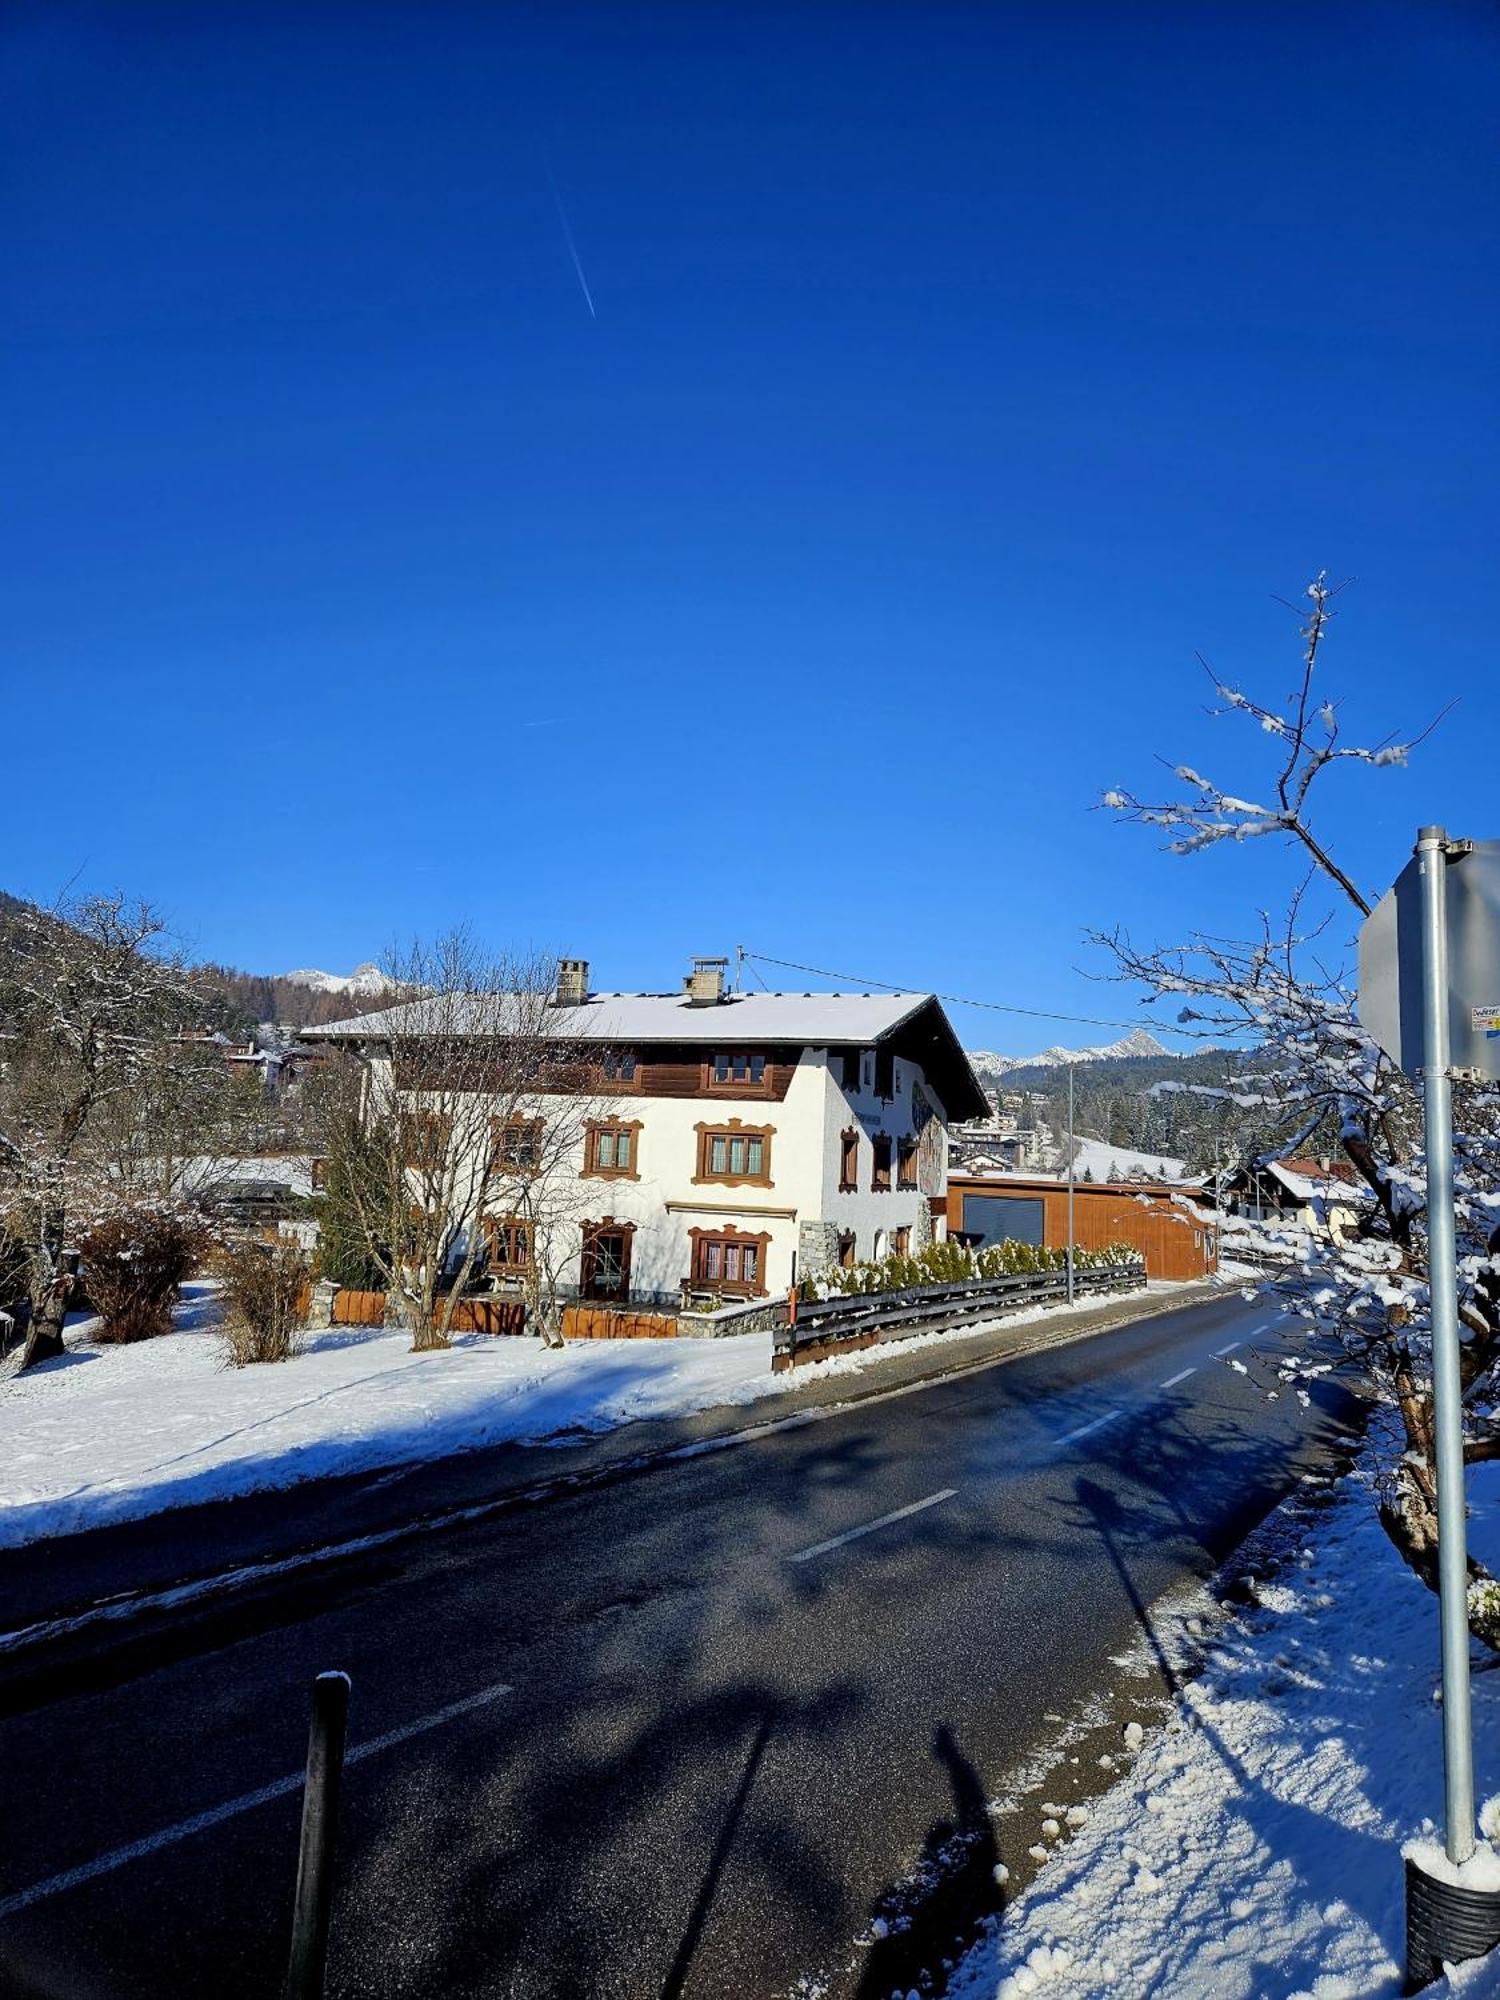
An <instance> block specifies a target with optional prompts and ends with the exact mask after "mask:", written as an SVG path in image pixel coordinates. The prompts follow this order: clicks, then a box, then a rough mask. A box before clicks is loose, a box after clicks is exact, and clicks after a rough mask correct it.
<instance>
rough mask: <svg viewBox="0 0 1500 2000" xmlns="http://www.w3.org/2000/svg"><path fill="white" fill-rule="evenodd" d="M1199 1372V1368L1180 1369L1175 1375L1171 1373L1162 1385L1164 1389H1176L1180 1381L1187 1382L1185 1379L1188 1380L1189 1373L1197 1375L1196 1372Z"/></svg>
mask: <svg viewBox="0 0 1500 2000" xmlns="http://www.w3.org/2000/svg"><path fill="white" fill-rule="evenodd" d="M1197 1372H1198V1371H1197V1369H1196V1368H1183V1369H1180V1370H1179V1371H1178V1373H1177V1374H1175V1375H1169V1376H1168V1377H1167V1379H1166V1381H1165V1382H1163V1383H1162V1385H1161V1386H1162V1387H1163V1388H1164V1389H1175V1388H1176V1387H1177V1384H1178V1383H1179V1382H1185V1381H1186V1380H1187V1378H1188V1377H1189V1375H1196V1374H1197Z"/></svg>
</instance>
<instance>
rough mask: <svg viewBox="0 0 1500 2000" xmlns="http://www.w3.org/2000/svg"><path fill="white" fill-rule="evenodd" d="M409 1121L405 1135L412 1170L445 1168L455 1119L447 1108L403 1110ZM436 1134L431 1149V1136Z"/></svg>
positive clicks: (405, 1119) (418, 1172) (417, 1172)
mask: <svg viewBox="0 0 1500 2000" xmlns="http://www.w3.org/2000/svg"><path fill="white" fill-rule="evenodd" d="M401 1116H402V1118H403V1120H404V1121H405V1131H404V1133H403V1135H402V1151H403V1152H404V1153H405V1155H406V1166H407V1171H408V1172H409V1173H414V1174H426V1173H432V1172H433V1171H434V1170H436V1171H438V1172H441V1171H442V1170H443V1167H444V1166H445V1164H446V1162H447V1156H448V1148H449V1147H450V1146H451V1145H452V1144H453V1120H452V1118H451V1117H450V1116H449V1115H448V1113H447V1112H444V1111H429V1110H425V1109H421V1108H419V1109H416V1110H409V1111H403V1112H402V1113H401ZM431 1135H436V1143H435V1145H434V1146H433V1148H432V1150H431V1152H430V1153H429V1152H428V1151H427V1141H428V1139H429V1136H431Z"/></svg>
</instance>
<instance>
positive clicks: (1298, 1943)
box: [948, 1467, 1500, 2000]
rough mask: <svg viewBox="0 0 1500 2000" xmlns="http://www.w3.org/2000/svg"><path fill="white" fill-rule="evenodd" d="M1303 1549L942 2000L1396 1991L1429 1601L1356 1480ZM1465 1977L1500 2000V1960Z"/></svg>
mask: <svg viewBox="0 0 1500 2000" xmlns="http://www.w3.org/2000/svg"><path fill="white" fill-rule="evenodd" d="M1471 1487H1472V1491H1473V1493H1474V1496H1475V1499H1476V1502H1477V1503H1478V1504H1477V1505H1476V1520H1475V1529H1474V1534H1475V1542H1476V1546H1479V1545H1482V1544H1483V1543H1485V1542H1486V1541H1493V1540H1494V1539H1495V1521H1494V1518H1493V1514H1494V1506H1493V1503H1494V1500H1495V1497H1496V1496H1497V1495H1500V1479H1497V1477H1496V1468H1494V1467H1485V1468H1482V1469H1481V1470H1480V1472H1479V1473H1477V1474H1476V1475H1474V1476H1473V1478H1472V1480H1471ZM1300 1539H1301V1542H1302V1546H1301V1548H1300V1550H1298V1549H1294V1550H1293V1551H1292V1561H1291V1563H1290V1565H1289V1566H1288V1567H1287V1568H1286V1569H1285V1570H1284V1571H1283V1572H1282V1574H1281V1576H1280V1577H1279V1579H1278V1582H1277V1585H1276V1586H1275V1587H1274V1588H1273V1589H1269V1590H1268V1589H1266V1588H1265V1587H1262V1588H1261V1589H1260V1590H1259V1591H1258V1593H1257V1595H1258V1596H1259V1598H1260V1600H1261V1601H1260V1604H1259V1606H1258V1607H1257V1608H1256V1609H1254V1610H1252V1611H1250V1612H1249V1613H1247V1614H1246V1615H1244V1616H1243V1617H1241V1618H1237V1619H1234V1620H1231V1621H1229V1622H1227V1623H1226V1624H1225V1625H1224V1626H1223V1627H1222V1629H1221V1630H1220V1633H1219V1635H1218V1641H1217V1644H1216V1646H1215V1648H1214V1651H1213V1653H1212V1654H1211V1656H1210V1659H1209V1662H1208V1664H1207V1666H1206V1668H1205V1670H1204V1671H1203V1673H1202V1675H1201V1677H1200V1678H1199V1679H1197V1680H1195V1681H1193V1682H1191V1683H1189V1684H1188V1685H1187V1686H1186V1687H1185V1688H1184V1689H1183V1691H1182V1694H1181V1696H1180V1698H1179V1700H1178V1702H1177V1705H1176V1708H1175V1711H1174V1714H1173V1716H1172V1719H1171V1721H1170V1723H1169V1724H1168V1725H1167V1727H1166V1728H1165V1729H1161V1730H1157V1731H1155V1732H1153V1733H1152V1734H1150V1735H1148V1736H1147V1737H1146V1739H1145V1742H1144V1744H1143V1746H1142V1748H1141V1750H1140V1754H1139V1756H1138V1757H1137V1758H1136V1759H1135V1760H1134V1762H1133V1764H1132V1766H1131V1768H1130V1770H1129V1774H1128V1776H1126V1777H1125V1778H1124V1779H1122V1781H1121V1782H1120V1783H1118V1784H1117V1785H1116V1786H1115V1787H1114V1788H1113V1789H1112V1790H1111V1791H1110V1792H1109V1793H1107V1794H1106V1796H1105V1797H1104V1798H1102V1799H1100V1800H1098V1801H1097V1802H1096V1803H1095V1805H1094V1806H1093V1807H1092V1808H1091V1809H1090V1813H1089V1817H1088V1819H1087V1822H1086V1823H1085V1825H1084V1826H1083V1827H1082V1828H1081V1829H1080V1830H1078V1831H1077V1832H1075V1833H1074V1834H1073V1836H1072V1838H1071V1839H1069V1840H1067V1841H1066V1842H1065V1843H1063V1844H1060V1845H1057V1846H1054V1847H1053V1848H1052V1849H1050V1850H1049V1854H1048V1858H1047V1861H1046V1863H1045V1865H1044V1866H1043V1868H1042V1871H1041V1873H1040V1875H1039V1876H1038V1877H1037V1879H1036V1880H1035V1881H1034V1882H1033V1883H1032V1884H1031V1886H1030V1887H1029V1888H1028V1889H1027V1890H1025V1891H1024V1892H1023V1893H1022V1894H1021V1895H1020V1896H1019V1897H1018V1898H1017V1900H1016V1901H1015V1902H1014V1903H1013V1904H1012V1905H1011V1906H1010V1908H1009V1909H1007V1910H1006V1911H1005V1912H1004V1914H1003V1915H1002V1916H1000V1917H997V1918H995V1919H993V1920H992V1922H991V1925H990V1928H989V1931H988V1934H987V1935H986V1936H985V1937H984V1938H983V1940H982V1941H981V1942H980V1943H979V1944H978V1945H977V1946H976V1947H975V1949H974V1950H973V1951H972V1952H971V1953H970V1954H969V1956H968V1957H967V1958H966V1959H965V1960H964V1962H963V1964H962V1965H961V1967H960V1968H959V1971H958V1972H957V1973H956V1974H955V1976H954V1978H953V1981H952V1984H951V1986H950V1987H949V1989H948V1992H949V1995H950V2000H1012V1996H1014V1995H1017V1994H1023V1993H1025V1994H1030V1993H1041V1994H1046V1993H1048V1992H1056V1993H1058V1994H1059V1996H1060V1995H1062V1994H1064V1993H1066V1994H1067V1995H1069V1996H1075V1995H1087V1994H1098V1995H1101V1996H1102V1995H1105V1994H1109V1995H1111V1996H1118V2000H1130V1996H1140V1995H1145V1994H1151V1995H1153V1996H1161V1997H1162V2000H1165V1996H1180V1997H1181V2000H1197V1996H1200V1995H1205V1994H1212V1995H1214V1996H1215V2000H1259V1996H1262V1995H1266V1994H1273V1993H1274V1994H1276V1995H1279V1996H1289V2000H1364V1997H1365V1996H1371V1995H1381V1994H1389V1995H1395V1994H1398V1993H1400V1992H1401V1990H1402V1977H1403V1973H1402V1961H1403V1958H1404V1952H1405V1908H1404V1888H1403V1880H1402V1863H1401V1852H1402V1843H1403V1841H1405V1840H1408V1839H1410V1838H1413V1837H1416V1838H1426V1839H1428V1840H1431V1839H1432V1838H1433V1836H1434V1827H1433V1817H1434V1815H1436V1814H1438V1813H1439V1812H1440V1810H1441V1805H1442V1741H1441V1717H1442V1710H1441V1708H1440V1707H1439V1706H1438V1704H1437V1702H1436V1700H1435V1699H1434V1696H1435V1692H1436V1687H1437V1676H1438V1664H1437V1649H1438V1626H1437V1600H1436V1599H1435V1598H1434V1597H1433V1596H1432V1595H1431V1593H1430V1592H1429V1591H1427V1590H1426V1589H1425V1588H1424V1587H1423V1585H1422V1584H1421V1583H1419V1582H1418V1581H1417V1579H1416V1578H1415V1577H1413V1576H1412V1575H1411V1574H1410V1572H1409V1571H1408V1570H1407V1569H1406V1568H1405V1567H1404V1565H1403V1564H1402V1563H1401V1562H1400V1560H1399V1558H1398V1557H1397V1556H1396V1554H1395V1551H1394V1550H1393V1549H1392V1548H1391V1546H1390V1544H1389V1542H1388V1541H1387V1540H1386V1538H1385V1535H1384V1534H1383V1533H1382V1531H1381V1529H1380V1526H1379V1523H1378V1521H1377V1520H1376V1519H1375V1515H1374V1511H1373V1504H1372V1499H1371V1495H1370V1493H1369V1491H1368V1489H1367V1486H1366V1483H1365V1481H1364V1479H1363V1477H1362V1476H1356V1477H1354V1478H1351V1479H1350V1480H1348V1481H1346V1482H1344V1484H1343V1485H1342V1486H1341V1487H1340V1488H1339V1490H1338V1494H1337V1498H1336V1500H1335V1502H1334V1504H1333V1505H1332V1506H1331V1507H1330V1508H1329V1510H1328V1512H1327V1513H1326V1514H1323V1515H1322V1516H1320V1517H1318V1518H1317V1520H1316V1523H1315V1525H1314V1526H1313V1527H1312V1528H1311V1529H1308V1528H1306V1527H1305V1526H1304V1527H1303V1528H1302V1529H1301V1530H1300ZM1486 1553H1488V1551H1486ZM1497 1681H1500V1676H1496V1675H1492V1674H1483V1673H1481V1674H1478V1675H1477V1676H1476V1678H1475V1682H1474V1719H1475V1755H1476V1766H1477V1776H1478V1781H1479V1784H1480V1786H1481V1796H1483V1794H1484V1793H1485V1792H1487V1791H1490V1792H1492V1791H1494V1790H1495V1789H1496V1788H1497V1786H1500V1686H1497V1685H1496V1683H1497ZM1492 1817H1493V1815H1492ZM1486 1825H1487V1826H1488V1825H1489V1820H1488V1819H1487V1820H1486ZM1452 1985H1453V1987H1454V1988H1456V1989H1457V1990H1460V1991H1462V1992H1463V1993H1464V1994H1465V1995H1467V1996H1469V2000H1500V1954H1497V1955H1495V1961H1492V1960H1490V1959H1486V1960H1484V1961H1482V1962H1480V1963H1479V1964H1476V1965H1472V1966H1466V1967H1463V1968H1460V1969H1459V1970H1458V1971H1457V1972H1456V1973H1455V1974H1454V1976H1453V1980H1452Z"/></svg>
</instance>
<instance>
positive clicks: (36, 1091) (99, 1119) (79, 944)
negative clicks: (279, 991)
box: [0, 895, 198, 1368]
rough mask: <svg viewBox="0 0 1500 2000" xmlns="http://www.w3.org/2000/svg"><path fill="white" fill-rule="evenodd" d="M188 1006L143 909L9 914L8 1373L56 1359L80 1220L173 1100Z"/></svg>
mask: <svg viewBox="0 0 1500 2000" xmlns="http://www.w3.org/2000/svg"><path fill="white" fill-rule="evenodd" d="M197 1005H198V998H197V995H196V993H195V990H194V987H193V984H192V981H191V979H190V977H189V975H188V973H187V970H186V967H185V966H184V964H183V961H182V960H181V958H180V957H179V956H178V955H177V954H176V953H174V952H172V951H171V950H170V949H169V948H168V947H167V945H166V942H165V927H164V924H163V921H162V919H161V918H160V916H158V914H157V913H156V912H155V911H154V910H153V909H152V908H151V907H150V906H149V905H148V904H146V903H143V902H132V901H130V900H128V899H127V898H125V897H124V896H120V895H115V896H91V897H86V898H82V899H80V900H78V901H76V902H73V903H71V904H68V905H65V906H62V907H59V908H58V909H55V910H52V911H41V910H36V909H30V908H27V909H23V910H21V911H19V912H17V913H15V914H13V915H11V916H8V917H7V919H6V921H5V925H4V929H3V933H0V1035H3V1040H0V1208H3V1209H4V1211H5V1212H6V1214H7V1215H8V1216H9V1217H10V1218H11V1223H10V1227H11V1230H12V1232H13V1234H14V1235H15V1236H16V1237H17V1239H18V1240H19V1242H20V1243H21V1245H22V1246H23V1248H24V1257H25V1262H26V1271H27V1279H26V1284H27V1291H28V1293H29V1295H30V1305H31V1321H30V1329H29V1333H28V1337H27V1341H26V1344H25V1347H24V1349H23V1350H22V1353H21V1356H20V1361H19V1366H20V1367H22V1368H28V1367H31V1366H32V1365H33V1364H34V1363H36V1362H38V1361H43V1360H47V1359H49V1358H51V1357H53V1356H55V1355H58V1354H60V1353H61V1352H62V1348H63V1339H62V1329H63V1322H64V1319H65V1317H66V1314H67V1310H68V1301H69V1298H70V1296H71V1294H72V1291H73V1288H74V1278H73V1275H72V1274H71V1273H70V1272H69V1271H68V1270H67V1269H66V1268H65V1259H64V1251H65V1248H66V1245H67V1241H68V1235H69V1230H70V1227H71V1226H72V1225H73V1223H74V1222H75V1221H76V1219H77V1215H78V1211H79V1210H80V1208H82V1209H84V1210H88V1209H90V1208H94V1209H97V1208H100V1207H107V1206H108V1205H110V1204H111V1203H112V1202H114V1201H116V1200H117V1199H118V1198H119V1197H120V1195H121V1193H122V1191H124V1192H128V1191H130V1190H127V1189H124V1188H123V1182H124V1181H125V1180H126V1179H127V1178H128V1176H126V1174H125V1173H124V1170H123V1165H122V1163H123V1162H124V1161H125V1160H127V1159H128V1160H129V1161H130V1162H131V1165H132V1169H133V1170H135V1169H139V1168H140V1167H141V1163H142V1162H143V1161H144V1160H145V1159H147V1158H148V1157H150V1156H151V1155H152V1152H153V1149H154V1148H155V1147H156V1146H157V1145H158V1144H159V1143H160V1128H159V1123H158V1119H157V1115H156V1114H157V1111H158V1109H159V1108H160V1106H161V1105H162V1104H163V1103H164V1102H165V1101H167V1100H169V1099H175V1098H177V1097H178V1096H179V1095H180V1093H181V1091H182V1090H184V1089H185V1088H186V1085H185V1084H184V1082H183V1077H184V1074H185V1072H186V1071H187V1070H188V1069H189V1068H190V1067H191V1062H192V1059H191V1058H189V1057H188V1056H187V1055H186V1054H185V1053H184V1051H185V1050H186V1049H187V1047H188V1046H189V1045H188V1044H186V1043H185V1042H184V1040H183V1037H184V1034H185V1032H186V1031H187V1030H188V1028H189V1027H190V1025H191V1024H192V1021H193V1019H194V1016H195V1012H196V1008H197Z"/></svg>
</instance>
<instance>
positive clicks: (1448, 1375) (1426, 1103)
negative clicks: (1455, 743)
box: [1416, 826, 1474, 1863]
mask: <svg viewBox="0 0 1500 2000" xmlns="http://www.w3.org/2000/svg"><path fill="white" fill-rule="evenodd" d="M1416 852H1417V858H1418V869H1419V872H1420V877H1421V885H1422V1027H1423V1048H1422V1053H1423V1056H1424V1058H1425V1060H1424V1063H1423V1068H1422V1099H1423V1109H1424V1113H1425V1121H1424V1122H1425V1145H1426V1149H1427V1285H1428V1292H1429V1296H1430V1300H1431V1306H1430V1312H1431V1320H1432V1405H1433V1431H1434V1435H1435V1439H1436V1446H1437V1505H1438V1584H1439V1593H1440V1604H1441V1622H1442V1636H1443V1778H1444V1791H1445V1808H1446V1817H1445V1826H1446V1834H1447V1849H1448V1859H1449V1860H1450V1861H1452V1862H1455V1863H1459V1862H1464V1861H1467V1860H1468V1858H1469V1856H1470V1855H1471V1854H1472V1853H1473V1852H1474V1750H1473V1738H1472V1734H1471V1727H1470V1720H1469V1602H1468V1595H1469V1592H1468V1586H1469V1575H1468V1554H1467V1549H1466V1547H1465V1525H1464V1435H1463V1390H1462V1387H1461V1384H1460V1380H1459V1349H1458V1266H1457V1260H1456V1256H1455V1251H1454V1240H1453V1083H1452V1078H1451V1075H1450V1071H1449V1060H1448V1056H1449V1046H1448V903H1447V872H1448V836H1447V834H1446V833H1445V832H1444V830H1443V829H1442V827H1440V826H1424V827H1422V828H1420V829H1419V831H1418V834H1417V847H1416Z"/></svg>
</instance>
